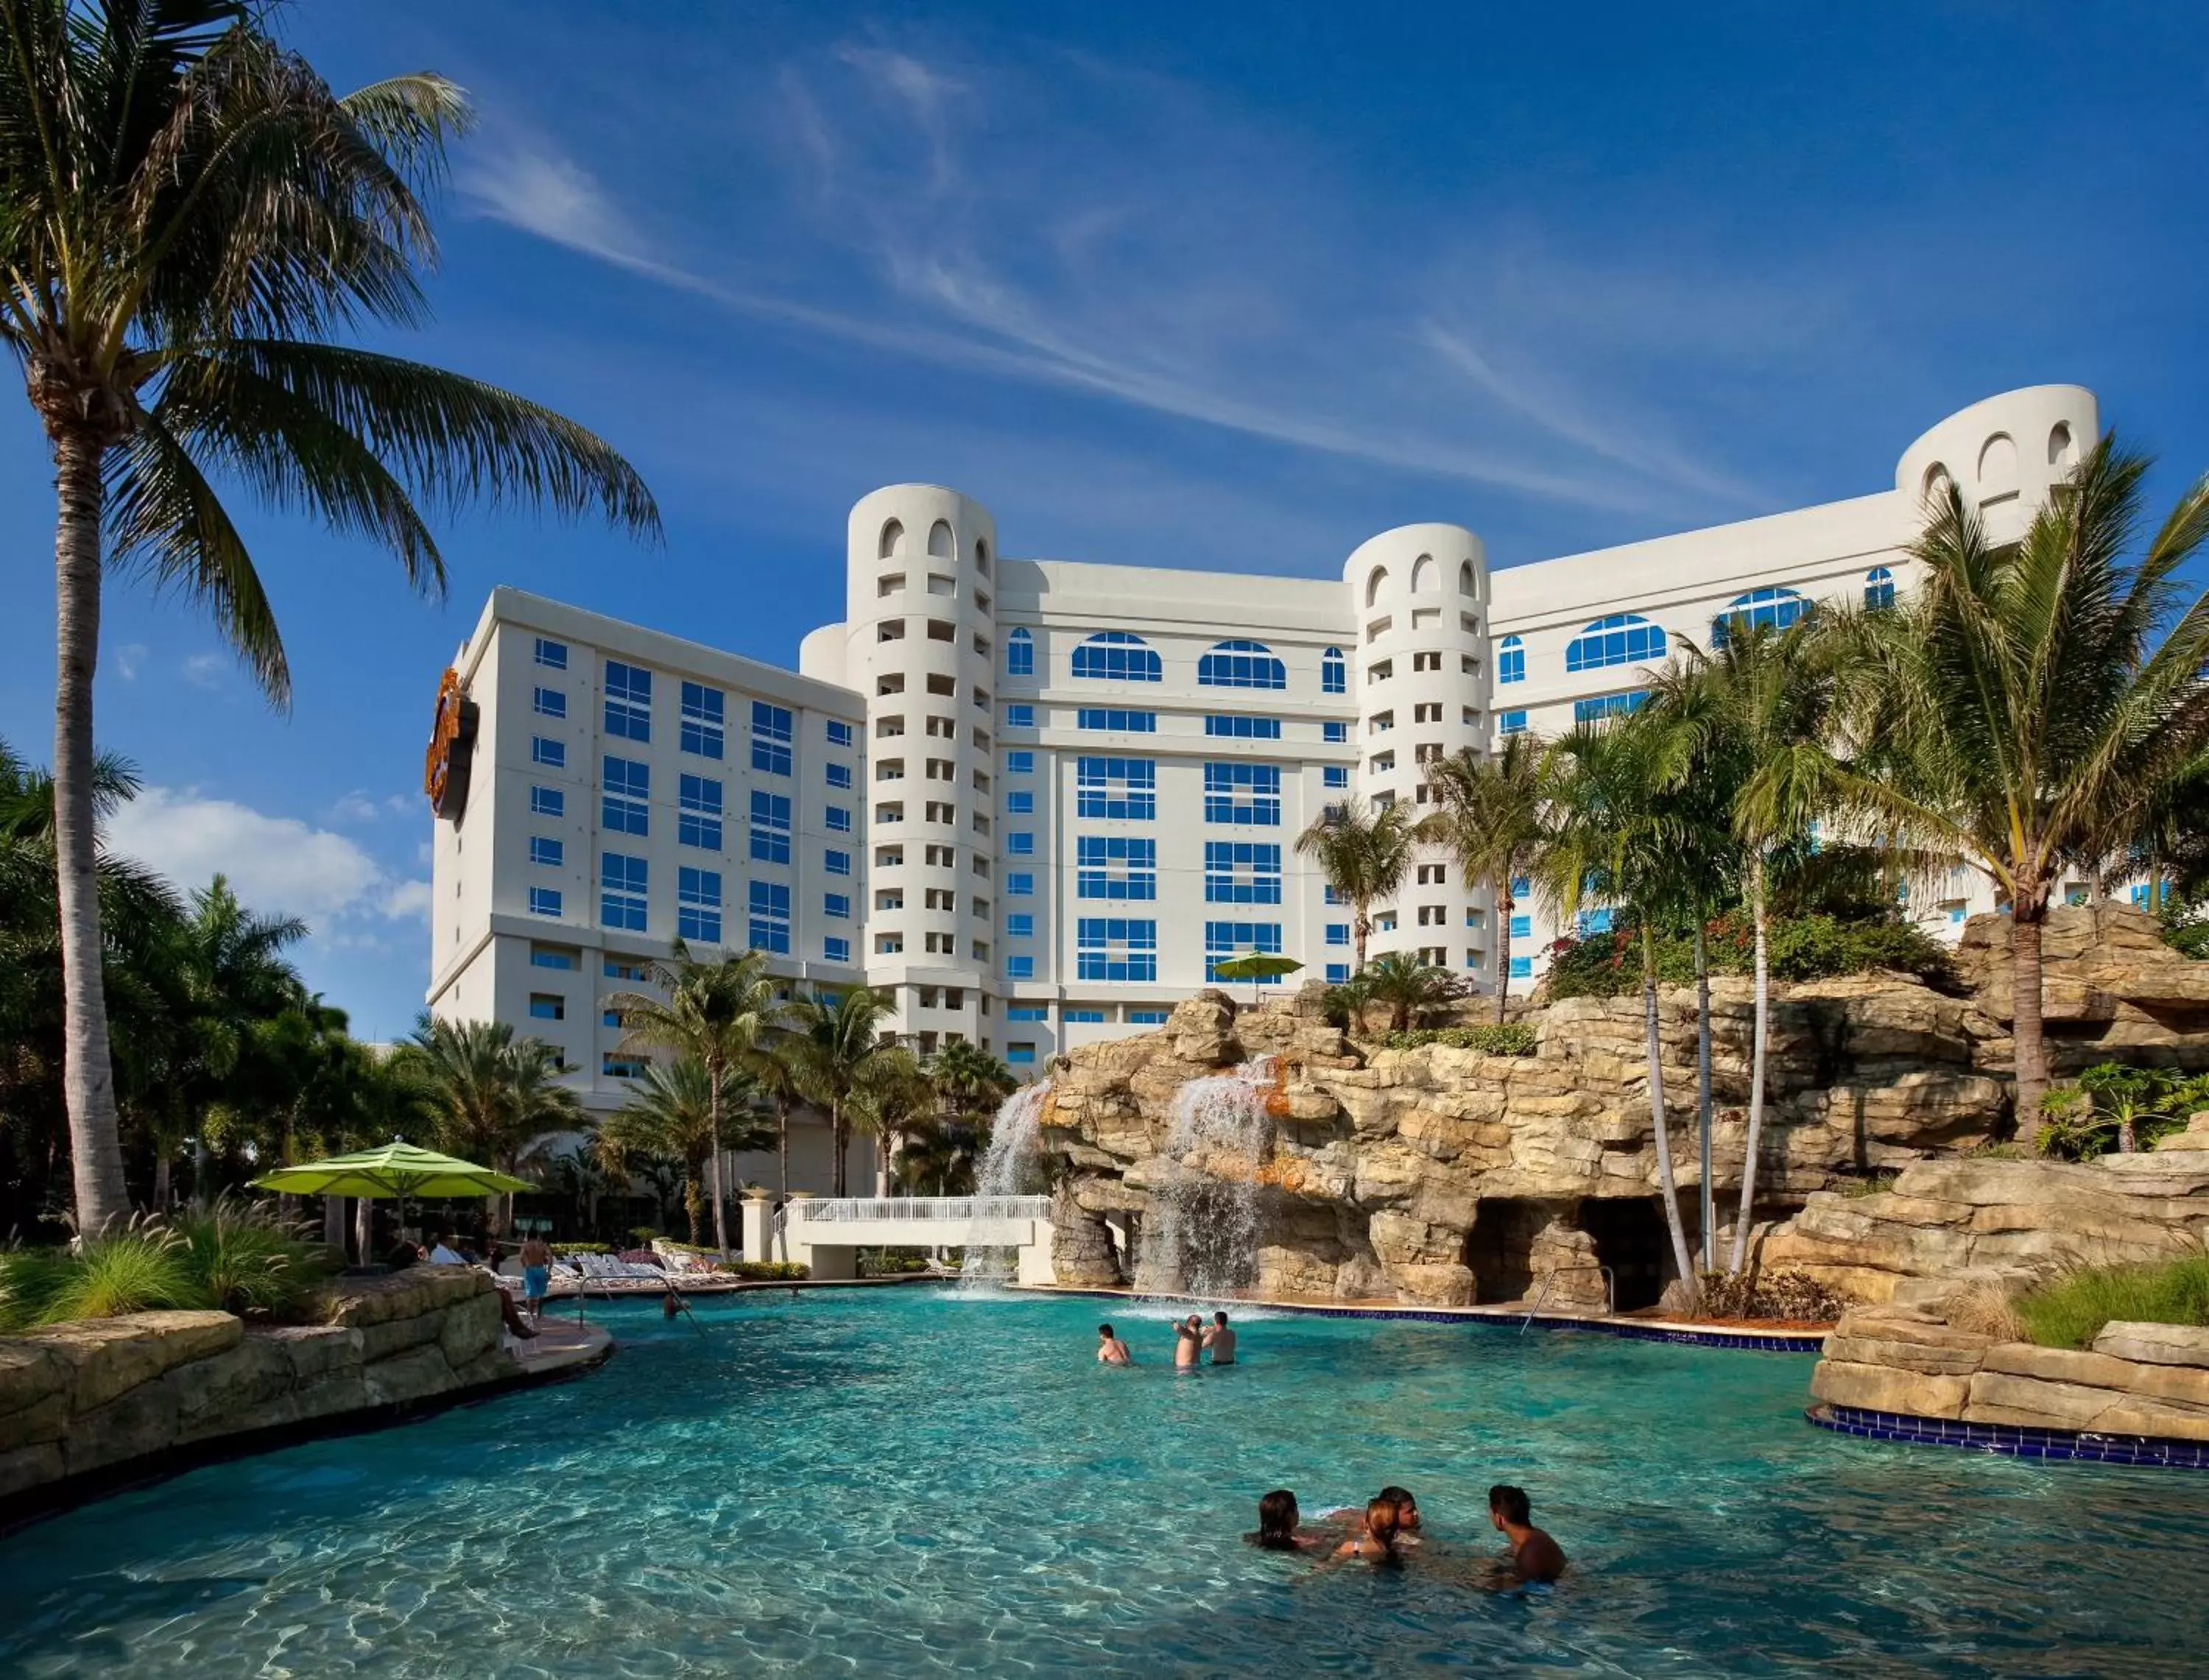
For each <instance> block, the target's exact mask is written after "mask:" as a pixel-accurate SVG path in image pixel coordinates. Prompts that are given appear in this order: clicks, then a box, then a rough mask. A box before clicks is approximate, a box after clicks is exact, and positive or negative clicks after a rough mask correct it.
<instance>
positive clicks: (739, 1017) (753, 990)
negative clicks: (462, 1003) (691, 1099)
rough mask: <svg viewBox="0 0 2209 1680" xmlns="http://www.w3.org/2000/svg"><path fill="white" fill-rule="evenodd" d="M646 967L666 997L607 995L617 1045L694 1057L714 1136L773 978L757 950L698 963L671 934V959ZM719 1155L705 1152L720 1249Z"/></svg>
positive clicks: (766, 1014)
mask: <svg viewBox="0 0 2209 1680" xmlns="http://www.w3.org/2000/svg"><path fill="white" fill-rule="evenodd" d="M649 972H650V975H651V979H652V983H653V985H656V986H659V987H660V988H661V989H662V990H663V991H665V994H666V996H665V997H659V996H656V995H654V994H653V993H651V992H642V991H623V992H617V993H615V994H614V995H613V996H612V997H610V998H608V999H607V1000H606V1007H607V1008H608V1009H611V1010H612V1011H613V1012H614V1014H615V1015H617V1016H619V1017H620V1020H621V1024H622V1041H621V1049H622V1051H623V1053H624V1054H628V1055H642V1054H645V1053H647V1052H648V1051H665V1052H666V1053H669V1054H671V1055H673V1056H676V1057H686V1056H687V1057H691V1058H693V1059H694V1060H695V1061H696V1062H697V1063H698V1064H699V1066H700V1067H701V1068H702V1069H704V1070H705V1075H706V1080H707V1087H706V1092H707V1098H708V1100H709V1103H710V1106H711V1112H710V1115H709V1119H710V1122H711V1127H712V1129H713V1133H714V1135H715V1137H716V1139H717V1140H718V1138H719V1131H720V1125H721V1121H722V1119H723V1102H724V1099H725V1096H726V1094H727V1093H728V1091H729V1089H730V1081H731V1078H732V1077H733V1076H734V1075H736V1074H737V1071H738V1069H742V1068H743V1067H744V1066H745V1064H746V1063H747V1062H748V1060H749V1058H750V1057H752V1056H753V1055H754V1053H755V1050H756V1048H757V1046H758V1045H759V1044H760V1042H761V1039H762V1038H763V1037H764V1036H765V1035H766V1033H767V1030H768V1028H769V1027H770V1026H771V1025H772V1023H773V1018H774V1009H775V1002H774V979H773V976H771V975H770V974H768V972H767V959H766V957H764V956H763V955H761V954H760V953H759V952H757V951H742V952H738V953H737V954H735V955H732V956H725V957H723V958H721V959H720V960H718V961H715V962H701V961H699V960H696V959H695V958H694V957H692V956H691V954H690V951H689V947H688V946H686V945H684V944H683V942H682V941H680V940H677V942H676V944H675V952H674V955H673V957H672V958H671V960H668V961H666V962H656V963H654V964H653V966H652V967H651V970H650V971H649ZM724 1153H725V1151H724V1150H723V1147H722V1146H721V1145H720V1143H719V1141H715V1143H714V1146H713V1153H712V1154H711V1155H709V1156H708V1157H707V1162H706V1175H707V1193H708V1194H709V1195H711V1197H712V1199H713V1244H714V1246H715V1247H716V1248H718V1249H720V1250H721V1251H722V1252H723V1253H726V1252H727V1251H728V1247H729V1226H728V1215H727V1212H726V1210H725V1207H723V1196H722V1184H721V1159H722V1156H723V1154H724Z"/></svg>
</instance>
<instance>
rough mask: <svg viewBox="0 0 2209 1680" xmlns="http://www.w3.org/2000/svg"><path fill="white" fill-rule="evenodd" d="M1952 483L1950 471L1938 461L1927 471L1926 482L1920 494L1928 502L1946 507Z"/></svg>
mask: <svg viewBox="0 0 2209 1680" xmlns="http://www.w3.org/2000/svg"><path fill="white" fill-rule="evenodd" d="M1950 482H1951V481H1950V479H1949V477H1948V469H1947V467H1943V466H1942V465H1941V463H1940V462H1939V461H1935V462H1934V463H1933V464H1932V465H1931V466H1930V467H1927V468H1926V469H1925V482H1924V485H1923V489H1922V490H1921V491H1919V494H1920V495H1922V496H1923V497H1924V498H1925V499H1926V500H1927V501H1928V502H1935V503H1940V504H1941V505H1942V506H1944V507H1945V506H1946V505H1947V501H1948V488H1949V485H1950Z"/></svg>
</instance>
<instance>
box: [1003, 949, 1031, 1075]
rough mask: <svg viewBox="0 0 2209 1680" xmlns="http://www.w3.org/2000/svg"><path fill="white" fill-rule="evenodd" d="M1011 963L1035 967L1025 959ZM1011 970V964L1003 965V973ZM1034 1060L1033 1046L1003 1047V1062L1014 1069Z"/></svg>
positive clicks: (1020, 958) (1019, 978)
mask: <svg viewBox="0 0 2209 1680" xmlns="http://www.w3.org/2000/svg"><path fill="white" fill-rule="evenodd" d="M1013 962H1022V963H1026V964H1027V966H1028V967H1029V968H1030V969H1033V968H1034V966H1035V964H1034V963H1033V962H1032V961H1030V960H1028V959H1027V958H1026V957H1015V958H1014V959H1013ZM1012 970H1013V963H1012V962H1008V963H1007V964H1006V965H1005V972H1007V973H1008V974H1012ZM1012 977H1013V978H1014V979H1016V980H1025V979H1028V978H1032V976H1031V975H1028V974H1012ZM1035 1059H1036V1057H1035V1046H1034V1045H1006V1046H1005V1060H1006V1061H1007V1062H1008V1063H1011V1064H1012V1065H1013V1066H1014V1067H1016V1068H1024V1067H1026V1066H1027V1065H1028V1064H1029V1063H1032V1062H1033V1061H1034V1060H1035Z"/></svg>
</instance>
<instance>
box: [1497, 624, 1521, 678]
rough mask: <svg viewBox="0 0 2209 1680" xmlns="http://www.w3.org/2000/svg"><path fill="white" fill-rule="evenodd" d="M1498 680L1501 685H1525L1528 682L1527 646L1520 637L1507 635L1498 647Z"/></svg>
mask: <svg viewBox="0 0 2209 1680" xmlns="http://www.w3.org/2000/svg"><path fill="white" fill-rule="evenodd" d="M1496 681H1497V682H1499V683H1523V682H1525V681H1526V642H1525V641H1523V640H1521V639H1520V637H1518V636H1515V635H1507V636H1505V637H1504V638H1503V640H1502V642H1501V643H1499V644H1498V645H1497V647H1496Z"/></svg>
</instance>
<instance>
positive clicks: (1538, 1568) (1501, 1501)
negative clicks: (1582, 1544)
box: [1488, 1483, 1565, 1581]
mask: <svg viewBox="0 0 2209 1680" xmlns="http://www.w3.org/2000/svg"><path fill="white" fill-rule="evenodd" d="M1488 1518H1489V1520H1490V1521H1491V1522H1493V1523H1494V1524H1495V1525H1496V1528H1497V1529H1498V1530H1499V1531H1501V1532H1502V1535H1503V1538H1506V1539H1507V1540H1508V1541H1510V1542H1511V1567H1512V1569H1513V1571H1514V1573H1515V1574H1516V1575H1518V1577H1519V1579H1520V1580H1521V1581H1555V1580H1556V1578H1557V1577H1558V1576H1559V1575H1562V1574H1564V1572H1565V1553H1564V1548H1562V1546H1560V1545H1558V1544H1557V1543H1556V1541H1555V1540H1553V1539H1551V1538H1550V1537H1549V1536H1548V1535H1547V1534H1545V1533H1544V1532H1542V1531H1541V1530H1540V1529H1538V1528H1537V1527H1535V1526H1534V1522H1533V1507H1532V1504H1531V1503H1530V1502H1528V1500H1527V1498H1526V1489H1524V1488H1514V1487H1513V1486H1511V1485H1509V1484H1508V1483H1498V1484H1496V1486H1494V1487H1492V1488H1490V1489H1489V1490H1488Z"/></svg>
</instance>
